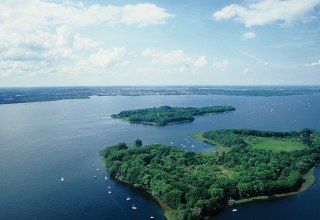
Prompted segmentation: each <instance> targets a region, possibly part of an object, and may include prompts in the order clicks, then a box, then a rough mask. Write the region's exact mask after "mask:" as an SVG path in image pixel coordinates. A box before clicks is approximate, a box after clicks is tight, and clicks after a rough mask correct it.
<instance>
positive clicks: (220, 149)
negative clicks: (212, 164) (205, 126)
mask: <svg viewBox="0 0 320 220" xmlns="http://www.w3.org/2000/svg"><path fill="white" fill-rule="evenodd" d="M191 137H192V138H194V139H197V140H200V141H203V142H205V143H207V144H212V145H214V146H215V152H217V153H222V152H229V151H230V150H231V147H224V146H222V145H221V144H219V143H217V142H214V141H212V140H210V139H207V138H205V137H203V132H199V133H195V134H192V135H191Z"/></svg>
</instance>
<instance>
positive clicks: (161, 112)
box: [111, 105, 235, 126]
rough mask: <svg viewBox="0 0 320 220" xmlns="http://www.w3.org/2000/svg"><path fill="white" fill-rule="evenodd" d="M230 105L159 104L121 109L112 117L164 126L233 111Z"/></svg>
mask: <svg viewBox="0 0 320 220" xmlns="http://www.w3.org/2000/svg"><path fill="white" fill-rule="evenodd" d="M234 110H235V108H234V107H232V106H227V105H225V106H209V107H200V108H193V107H187V108H184V107H170V106H160V107H158V108H146V109H136V110H126V111H121V112H120V113H119V114H113V115H111V117H113V118H122V119H124V120H126V121H129V122H138V123H145V124H153V125H159V126H164V125H167V124H169V123H178V122H190V121H194V119H195V118H194V116H197V115H203V114H208V113H222V112H228V111H234Z"/></svg>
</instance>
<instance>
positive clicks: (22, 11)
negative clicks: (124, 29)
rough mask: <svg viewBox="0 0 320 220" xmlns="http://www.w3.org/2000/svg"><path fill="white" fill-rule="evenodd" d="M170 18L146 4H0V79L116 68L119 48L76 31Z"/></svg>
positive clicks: (122, 56)
mask: <svg viewBox="0 0 320 220" xmlns="http://www.w3.org/2000/svg"><path fill="white" fill-rule="evenodd" d="M172 16H173V15H171V14H169V13H168V12H167V11H166V10H165V9H164V8H161V7H159V6H157V5H155V4H150V3H140V4H127V5H122V6H121V5H117V6H115V5H102V4H84V3H74V2H72V1H58V2H50V1H42V0H15V1H9V0H5V1H2V2H1V3H0V61H1V62H0V69H1V75H2V76H4V75H5V76H12V75H15V76H18V75H21V76H31V75H34V74H37V73H38V74H42V75H46V73H52V74H53V73H54V74H64V73H71V72H72V73H79V74H81V73H84V72H85V73H88V74H90V73H99V72H100V73H103V72H106V71H107V70H109V69H114V68H118V67H121V66H123V65H126V64H127V63H128V61H127V60H126V58H127V57H126V50H125V48H124V47H122V46H121V45H119V46H118V45H117V46H116V47H110V46H108V47H107V46H106V44H105V43H103V42H100V41H97V40H94V39H90V38H87V37H84V36H82V35H81V34H80V33H79V31H81V30H83V29H84V27H85V28H87V27H89V26H91V27H92V28H94V26H99V27H103V26H108V27H111V26H115V25H131V26H136V27H146V26H151V25H161V24H164V23H165V22H166V21H167V20H168V19H169V18H170V17H172ZM201 62H203V61H202V60H199V61H198V63H197V65H201Z"/></svg>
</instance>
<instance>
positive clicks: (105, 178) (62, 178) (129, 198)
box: [60, 163, 155, 219]
mask: <svg viewBox="0 0 320 220" xmlns="http://www.w3.org/2000/svg"><path fill="white" fill-rule="evenodd" d="M91 166H92V167H93V164H92V163H91ZM96 170H97V171H99V170H100V169H99V168H97V169H96ZM93 178H98V176H96V175H94V176H93ZM104 180H108V177H107V176H104ZM60 182H61V183H63V182H64V177H61V179H60ZM111 193H112V192H111V187H110V186H108V194H111ZM126 200H127V201H130V200H131V197H130V196H127V199H126ZM131 208H132V209H133V210H136V209H138V208H137V207H136V206H135V205H134V204H132V207H131ZM154 218H155V217H154V216H150V219H154Z"/></svg>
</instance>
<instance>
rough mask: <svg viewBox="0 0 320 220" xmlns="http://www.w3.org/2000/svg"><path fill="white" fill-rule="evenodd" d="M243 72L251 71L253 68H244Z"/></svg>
mask: <svg viewBox="0 0 320 220" xmlns="http://www.w3.org/2000/svg"><path fill="white" fill-rule="evenodd" d="M242 72H243V73H251V72H252V70H251V69H250V68H244V69H243V70H242Z"/></svg>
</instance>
